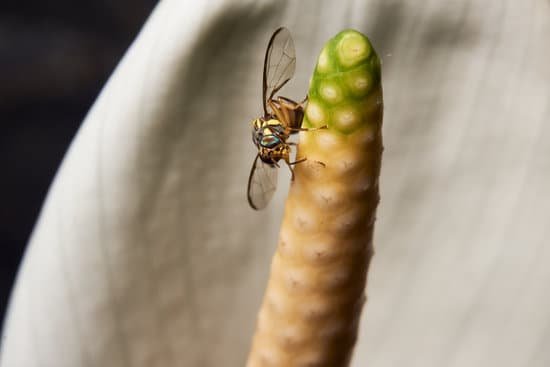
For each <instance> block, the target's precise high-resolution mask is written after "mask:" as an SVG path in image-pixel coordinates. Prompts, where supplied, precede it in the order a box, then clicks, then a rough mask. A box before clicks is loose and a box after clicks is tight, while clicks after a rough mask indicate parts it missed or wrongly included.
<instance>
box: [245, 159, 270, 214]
mask: <svg viewBox="0 0 550 367" xmlns="http://www.w3.org/2000/svg"><path fill="white" fill-rule="evenodd" d="M276 189H277V167H275V166H274V165H270V164H267V163H265V162H264V161H262V160H261V159H260V155H257V156H256V159H255V160H254V164H253V165H252V169H251V170H250V177H249V178H248V203H249V204H250V206H251V207H252V208H254V209H256V210H260V209H263V208H265V207H266V206H267V204H268V203H269V201H270V200H271V198H272V197H273V194H274V193H275V190H276Z"/></svg>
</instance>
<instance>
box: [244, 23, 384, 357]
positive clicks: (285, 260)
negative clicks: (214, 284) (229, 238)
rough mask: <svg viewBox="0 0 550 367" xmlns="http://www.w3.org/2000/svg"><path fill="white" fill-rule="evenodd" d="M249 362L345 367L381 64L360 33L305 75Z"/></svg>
mask: <svg viewBox="0 0 550 367" xmlns="http://www.w3.org/2000/svg"><path fill="white" fill-rule="evenodd" d="M308 97H309V102H308V106H307V108H306V111H305V118H304V123H303V126H304V127H318V126H322V125H325V124H326V125H328V129H326V130H319V131H310V132H306V133H303V134H301V135H300V143H299V147H298V153H297V158H298V159H300V158H304V157H306V158H307V160H306V161H305V162H304V163H301V164H298V165H296V168H295V180H294V181H293V182H292V184H291V188H290V192H289V195H288V199H287V202H286V207H285V214H284V218H283V223H282V226H281V231H280V235H279V243H278V247H277V251H276V253H275V255H274V257H273V261H272V264H271V275H270V279H269V283H268V285H267V289H266V293H265V296H264V300H263V304H262V306H261V309H260V312H259V314H258V320H257V328H256V333H255V336H254V339H253V342H252V349H251V352H250V355H249V359H248V365H247V366H248V367H253V366H293V367H300V366H304V367H305V366H331V367H339V366H347V365H348V363H349V360H350V358H351V352H352V349H353V346H354V344H355V340H356V337H357V329H358V324H359V318H360V314H361V309H362V307H363V303H364V300H365V295H364V289H365V284H366V276H367V269H368V266H369V262H370V258H371V256H372V237H373V229H374V221H375V212H376V207H377V205H378V201H379V193H378V177H379V173H380V164H381V156H382V135H381V126H382V106H383V104H382V87H381V83H380V62H379V59H378V56H377V55H376V53H375V51H374V49H373V48H372V46H371V44H370V42H369V40H368V39H367V37H365V36H364V35H362V34H361V33H359V32H357V31H354V30H346V31H343V32H340V33H339V34H338V35H336V36H335V37H334V38H333V39H331V40H330V41H329V42H328V43H327V45H326V46H325V47H324V48H323V50H322V52H321V55H320V57H319V61H318V64H317V67H316V70H315V72H314V75H313V78H312V80H311V85H310V89H309V94H308Z"/></svg>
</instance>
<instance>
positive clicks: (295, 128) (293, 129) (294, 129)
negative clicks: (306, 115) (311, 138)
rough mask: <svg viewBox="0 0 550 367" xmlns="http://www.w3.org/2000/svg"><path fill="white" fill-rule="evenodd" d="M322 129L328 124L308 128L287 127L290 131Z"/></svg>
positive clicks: (326, 127)
mask: <svg viewBox="0 0 550 367" xmlns="http://www.w3.org/2000/svg"><path fill="white" fill-rule="evenodd" d="M324 129H328V126H327V125H323V126H321V127H310V128H307V127H291V128H289V130H290V131H291V132H298V131H317V130H324Z"/></svg>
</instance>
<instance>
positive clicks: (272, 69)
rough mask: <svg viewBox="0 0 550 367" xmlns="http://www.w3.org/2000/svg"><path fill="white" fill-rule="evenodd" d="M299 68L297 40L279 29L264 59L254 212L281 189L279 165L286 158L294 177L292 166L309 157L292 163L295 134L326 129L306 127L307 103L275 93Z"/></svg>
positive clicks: (255, 131)
mask: <svg viewBox="0 0 550 367" xmlns="http://www.w3.org/2000/svg"><path fill="white" fill-rule="evenodd" d="M295 69H296V52H295V50H294V41H293V40H292V36H291V35H290V32H289V30H288V29H286V28H284V27H281V28H279V29H277V30H276V31H275V32H274V33H273V35H272V36H271V39H270V40H269V43H268V45H267V50H266V53H265V59H264V71H263V89H262V102H263V111H264V115H263V117H259V118H257V119H254V120H253V121H252V141H253V142H254V145H256V147H257V148H258V154H257V155H256V158H255V159H254V163H253V164H252V169H251V170H250V176H249V178H248V203H249V204H250V206H251V207H252V208H253V209H256V210H259V209H263V208H265V207H266V205H267V204H268V203H269V201H270V200H271V198H272V197H273V194H274V193H275V190H276V188H277V168H279V164H278V162H279V161H280V160H281V159H282V160H284V161H285V163H286V164H287V166H288V168H289V169H290V172H291V174H292V178H294V171H293V169H292V166H293V165H295V164H297V163H300V162H303V161H305V160H306V158H302V159H299V160H296V161H294V162H290V146H291V145H295V144H294V143H291V142H288V141H287V140H288V139H289V138H290V135H291V134H296V133H298V132H299V131H311V130H318V129H322V128H326V126H323V127H320V128H315V129H307V128H302V127H301V126H302V120H303V119H304V104H305V103H306V101H307V96H306V98H305V99H304V100H303V101H301V102H295V101H293V100H291V99H289V98H286V97H282V96H277V97H275V94H276V93H277V92H278V91H279V90H280V89H281V88H282V87H283V86H284V85H285V84H286V83H287V82H288V81H289V80H290V79H291V78H292V76H293V75H294V71H295Z"/></svg>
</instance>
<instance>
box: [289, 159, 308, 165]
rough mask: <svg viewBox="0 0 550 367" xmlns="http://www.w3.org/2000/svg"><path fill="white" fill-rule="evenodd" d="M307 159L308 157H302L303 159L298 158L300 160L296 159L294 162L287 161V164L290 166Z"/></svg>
mask: <svg viewBox="0 0 550 367" xmlns="http://www.w3.org/2000/svg"><path fill="white" fill-rule="evenodd" d="M305 161H307V157H304V158H302V159H298V160H296V161H294V162H287V164H288V165H289V166H294V165H296V164H298V163H302V162H305Z"/></svg>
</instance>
